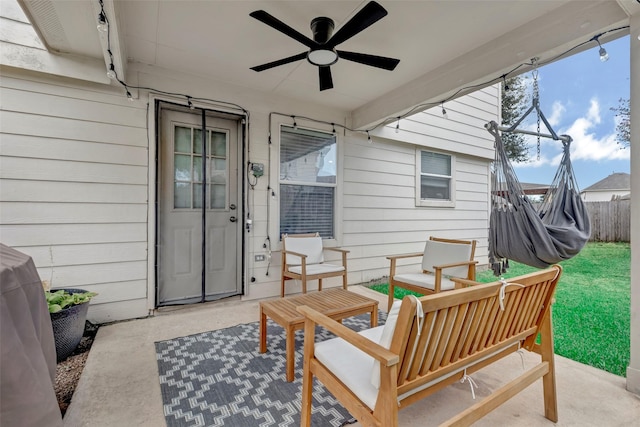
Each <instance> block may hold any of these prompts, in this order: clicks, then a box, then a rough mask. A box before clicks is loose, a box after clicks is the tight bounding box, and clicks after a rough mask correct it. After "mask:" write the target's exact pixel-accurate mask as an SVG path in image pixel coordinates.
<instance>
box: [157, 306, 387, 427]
mask: <svg viewBox="0 0 640 427" xmlns="http://www.w3.org/2000/svg"><path fill="white" fill-rule="evenodd" d="M378 313H379V315H378V316H379V318H380V320H379V323H378V324H379V325H381V324H384V320H385V319H386V313H384V312H378ZM369 319H370V316H369V315H368V314H365V315H361V316H356V317H350V318H347V319H344V320H343V324H344V325H345V326H348V327H350V328H351V329H354V330H356V331H359V330H362V329H365V328H368V327H369ZM267 329H268V330H267V352H266V353H263V354H261V353H259V352H258V343H259V330H258V322H254V323H249V324H244V325H237V326H233V327H230V328H226V329H220V330H217V331H209V332H203V333H200V334H195V335H189V336H186V337H180V338H175V339H171V340H167V341H160V342H156V343H155V346H156V358H157V360H158V374H159V377H160V388H161V391H162V402H163V406H164V415H165V419H166V421H167V426H168V427H178V426H180V427H182V426H225V427H229V426H231V427H251V426H260V427H263V426H264V427H267V426H278V427H280V426H299V425H300V407H301V389H302V346H303V344H302V343H303V339H304V334H303V331H302V330H299V331H296V354H295V359H296V367H295V380H294V381H293V382H290V383H288V382H287V381H286V377H285V370H286V356H285V334H284V329H282V327H280V326H279V325H277V324H276V323H274V322H272V321H271V320H269V321H268V323H267ZM332 337H333V335H332V334H331V333H330V332H327V331H326V330H324V329H322V328H318V331H317V333H316V340H318V341H323V340H325V339H329V338H332ZM312 408H313V412H312V415H311V425H312V426H317V427H325V426H334V427H338V426H342V425H346V424H349V423H352V422H355V421H354V420H353V419H352V417H351V415H349V412H347V410H346V409H344V408H343V407H342V405H340V403H338V401H337V400H336V399H335V398H334V397H333V395H332V394H331V393H329V392H328V391H327V390H326V389H325V388H324V386H323V385H322V384H320V383H319V382H317V381H315V380H314V388H313V405H312Z"/></svg>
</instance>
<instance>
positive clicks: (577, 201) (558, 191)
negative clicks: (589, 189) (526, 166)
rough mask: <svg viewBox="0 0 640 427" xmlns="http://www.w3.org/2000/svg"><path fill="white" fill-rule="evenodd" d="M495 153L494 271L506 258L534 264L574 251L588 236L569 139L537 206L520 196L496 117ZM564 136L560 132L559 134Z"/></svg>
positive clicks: (491, 231)
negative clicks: (549, 184) (545, 191)
mask: <svg viewBox="0 0 640 427" xmlns="http://www.w3.org/2000/svg"><path fill="white" fill-rule="evenodd" d="M490 125H491V127H490V128H489V132H490V133H491V134H492V135H493V136H494V137H495V141H496V146H495V150H496V158H495V161H494V165H493V169H494V170H493V177H492V206H491V217H490V219H489V263H490V264H491V268H492V269H493V272H494V274H496V275H497V276H498V275H500V274H502V273H504V272H505V271H506V268H508V262H507V260H509V259H511V260H514V261H517V262H520V263H523V264H526V265H530V266H532V267H537V268H546V267H548V266H549V265H551V264H555V263H557V262H560V261H564V260H566V259H569V258H571V257H573V256H575V255H577V254H578V253H579V252H580V250H582V248H583V247H584V245H585V244H586V243H587V241H588V240H589V237H590V236H591V223H590V220H589V213H588V212H587V209H586V206H585V205H584V202H583V201H582V199H581V198H580V192H579V190H578V186H577V183H576V180H575V176H574V173H573V169H572V167H571V159H570V157H569V151H570V150H569V147H570V142H571V141H570V138H568V139H569V141H568V142H563V144H564V154H563V157H562V160H561V161H560V167H559V168H558V172H556V176H555V177H554V179H553V183H552V184H551V186H550V188H549V191H548V193H547V195H546V196H545V201H544V202H543V203H542V205H541V207H540V208H539V209H536V208H535V207H534V206H533V205H532V204H531V202H530V200H529V199H528V198H527V197H526V196H525V195H524V192H523V191H522V186H521V185H520V182H519V181H518V178H517V177H516V174H515V172H514V170H513V167H512V166H511V163H510V162H509V159H508V157H507V154H506V151H505V149H504V146H503V143H502V138H501V137H500V133H499V132H498V129H497V124H496V123H495V122H491V123H490ZM563 136H564V135H563Z"/></svg>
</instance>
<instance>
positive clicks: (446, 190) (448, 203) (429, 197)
mask: <svg viewBox="0 0 640 427" xmlns="http://www.w3.org/2000/svg"><path fill="white" fill-rule="evenodd" d="M454 170H455V157H453V156H450V155H448V154H441V153H434V152H431V151H423V150H420V149H418V150H416V206H436V207H437V206H442V207H453V206H454V204H455V180H454V177H453V171H454Z"/></svg>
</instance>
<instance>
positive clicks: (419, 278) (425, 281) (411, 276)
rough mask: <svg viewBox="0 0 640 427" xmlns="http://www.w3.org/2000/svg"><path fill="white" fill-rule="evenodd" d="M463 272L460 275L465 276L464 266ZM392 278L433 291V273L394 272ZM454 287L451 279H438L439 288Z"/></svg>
mask: <svg viewBox="0 0 640 427" xmlns="http://www.w3.org/2000/svg"><path fill="white" fill-rule="evenodd" d="M464 269H465V273H464V274H463V275H462V277H467V272H466V269H467V268H466V267H464ZM393 280H395V281H396V282H402V283H408V284H410V285H414V286H420V287H422V288H427V289H431V290H432V291H435V281H436V276H435V275H433V274H425V273H405V274H396V275H395V276H393ZM454 288H455V282H453V281H452V280H450V279H448V278H446V277H442V279H441V280H440V290H443V291H450V290H452V289H454Z"/></svg>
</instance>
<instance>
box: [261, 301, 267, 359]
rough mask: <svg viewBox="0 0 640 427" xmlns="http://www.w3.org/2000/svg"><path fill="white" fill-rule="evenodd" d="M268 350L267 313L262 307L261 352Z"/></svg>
mask: <svg viewBox="0 0 640 427" xmlns="http://www.w3.org/2000/svg"><path fill="white" fill-rule="evenodd" d="M266 351H267V315H266V314H264V311H262V307H260V353H265V352H266Z"/></svg>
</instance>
